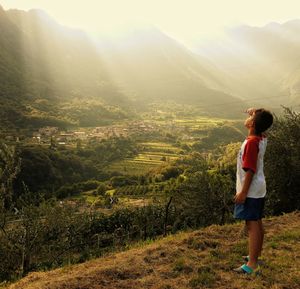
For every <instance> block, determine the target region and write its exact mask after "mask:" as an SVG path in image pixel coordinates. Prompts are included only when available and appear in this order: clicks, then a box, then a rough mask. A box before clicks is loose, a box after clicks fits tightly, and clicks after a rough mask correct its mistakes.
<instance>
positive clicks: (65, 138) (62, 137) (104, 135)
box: [30, 121, 158, 145]
mask: <svg viewBox="0 0 300 289" xmlns="http://www.w3.org/2000/svg"><path fill="white" fill-rule="evenodd" d="M157 129H158V126H157V125H155V124H153V123H152V124H150V123H149V122H145V121H133V122H130V123H126V124H118V125H110V126H102V127H94V128H80V129H77V130H65V131H63V130H60V129H59V128H58V127H51V126H46V127H42V128H40V129H39V130H38V131H35V132H33V136H32V139H31V140H30V142H32V143H36V144H49V145H50V144H51V142H53V141H55V142H56V144H57V145H74V144H76V143H77V142H78V141H81V142H83V143H84V142H89V141H97V140H98V141H101V140H104V139H109V138H113V137H125V138H126V137H129V136H131V135H136V134H140V133H151V132H153V131H155V130H157Z"/></svg>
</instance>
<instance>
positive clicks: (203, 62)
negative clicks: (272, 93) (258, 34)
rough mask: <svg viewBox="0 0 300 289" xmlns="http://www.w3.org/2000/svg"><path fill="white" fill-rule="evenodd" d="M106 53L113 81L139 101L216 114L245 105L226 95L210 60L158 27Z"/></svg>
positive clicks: (138, 32)
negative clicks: (169, 103) (227, 106)
mask: <svg viewBox="0 0 300 289" xmlns="http://www.w3.org/2000/svg"><path fill="white" fill-rule="evenodd" d="M102 51H103V55H104V59H106V61H107V67H109V68H110V74H111V75H112V76H113V79H115V81H116V83H117V84H118V85H119V86H120V87H121V88H122V91H124V92H125V93H126V94H129V95H131V96H132V97H133V98H134V99H135V100H136V101H142V102H145V101H146V102H149V101H159V102H162V101H173V102H176V103H179V104H190V105H196V106H198V107H199V108H200V109H201V108H202V110H203V112H205V111H207V112H214V113H216V114H217V113H219V114H220V113H222V112H223V113H224V110H223V108H222V111H221V110H220V108H219V107H218V105H220V104H222V103H224V102H225V103H234V104H237V105H240V106H242V102H241V100H240V99H239V98H237V97H234V96H232V95H230V94H228V93H226V92H224V90H225V87H224V83H222V80H221V79H219V78H218V77H216V76H215V75H214V74H212V73H211V67H210V66H213V65H212V64H211V63H210V62H209V61H208V60H207V59H205V58H201V57H200V56H197V55H195V54H194V53H192V52H191V51H189V50H188V49H187V48H185V47H184V46H183V45H181V44H180V43H178V42H177V41H175V40H174V39H172V38H170V37H169V36H167V35H165V34H164V33H162V32H161V31H159V30H158V29H156V28H154V27H149V28H147V29H143V30H134V31H132V33H131V34H130V35H128V36H127V37H124V38H123V39H121V41H120V40H119V41H115V42H111V43H110V45H109V46H108V47H106V49H103V50H102ZM233 111H234V108H232V110H231V112H233Z"/></svg>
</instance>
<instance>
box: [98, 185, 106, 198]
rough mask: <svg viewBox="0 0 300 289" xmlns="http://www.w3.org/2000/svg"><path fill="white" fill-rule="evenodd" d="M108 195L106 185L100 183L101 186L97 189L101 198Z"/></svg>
mask: <svg viewBox="0 0 300 289" xmlns="http://www.w3.org/2000/svg"><path fill="white" fill-rule="evenodd" d="M105 193H106V185H105V184H103V183H100V184H99V186H98V187H97V194H98V195H99V196H104V195H105Z"/></svg>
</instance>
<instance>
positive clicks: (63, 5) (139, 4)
mask: <svg viewBox="0 0 300 289" xmlns="http://www.w3.org/2000/svg"><path fill="white" fill-rule="evenodd" d="M1 4H2V5H3V6H4V8H5V9H10V8H17V9H24V10H29V9H35V8H37V9H43V10H45V11H46V12H47V13H49V14H50V15H51V16H52V17H54V18H55V19H56V20H57V21H58V22H59V23H61V24H64V25H67V26H71V27H76V28H81V29H83V30H85V31H87V32H89V33H90V34H91V35H97V36H98V35H104V36H110V37H118V36H120V35H122V34H124V33H126V32H128V31H129V30H132V29H135V28H140V27H144V26H149V25H153V26H156V27H158V28H159V29H161V30H162V31H164V32H166V33H168V34H169V35H170V36H172V37H174V38H176V39H177V40H179V41H181V42H182V43H185V44H187V45H188V46H193V45H195V44H197V43H199V42H203V41H206V40H207V39H212V38H220V37H223V36H224V29H225V28H226V27H232V26H235V25H238V24H241V23H244V24H249V25H254V26H263V25H265V24H266V23H268V22H271V21H277V22H283V21H287V20H289V19H293V18H298V17H299V16H298V12H297V11H299V9H297V8H299V7H300V4H299V2H298V1H296V0H286V1H271V0H265V1H263V2H262V1H259V0H252V1H240V0H227V1H220V0H210V1H208V0H185V1H183V0H164V1H159V0H152V1H148V0H126V1H123V0H85V1H73V0H63V1H61V0H60V1H58V0H51V1H46V0H26V1H19V0H3V1H1Z"/></svg>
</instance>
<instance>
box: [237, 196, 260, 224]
mask: <svg viewBox="0 0 300 289" xmlns="http://www.w3.org/2000/svg"><path fill="white" fill-rule="evenodd" d="M264 206H265V198H258V199H255V198H246V201H245V203H244V204H235V206H234V218H235V219H240V220H246V221H257V220H261V219H262V218H263V213H264Z"/></svg>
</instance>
